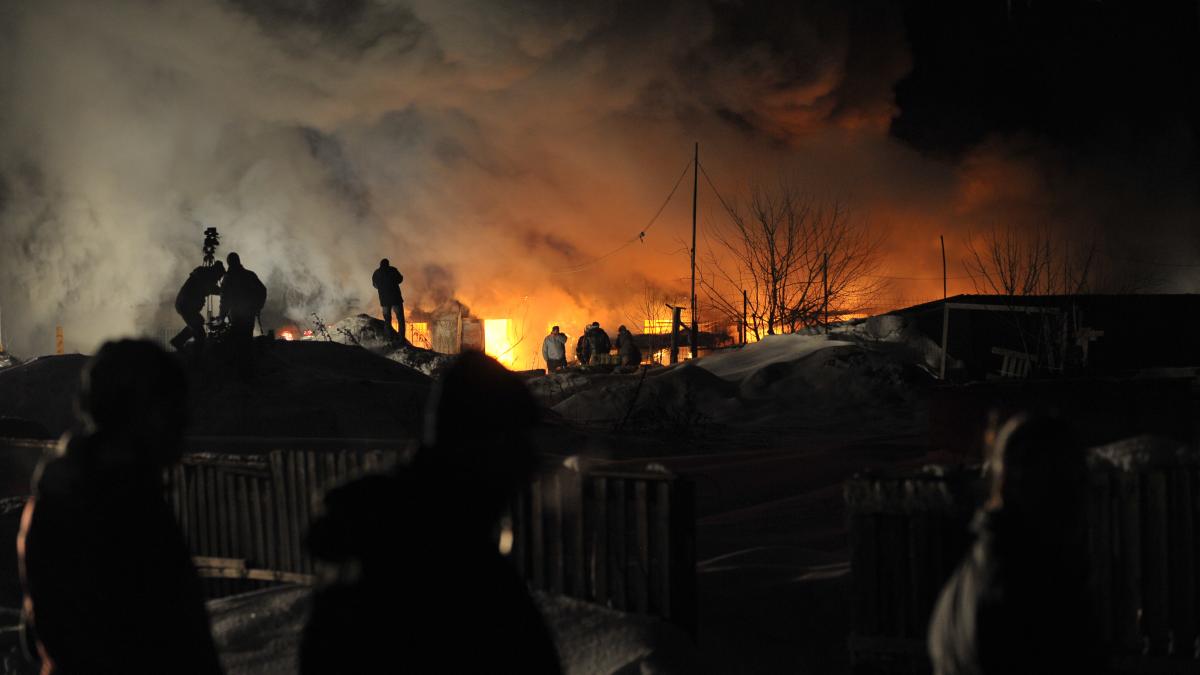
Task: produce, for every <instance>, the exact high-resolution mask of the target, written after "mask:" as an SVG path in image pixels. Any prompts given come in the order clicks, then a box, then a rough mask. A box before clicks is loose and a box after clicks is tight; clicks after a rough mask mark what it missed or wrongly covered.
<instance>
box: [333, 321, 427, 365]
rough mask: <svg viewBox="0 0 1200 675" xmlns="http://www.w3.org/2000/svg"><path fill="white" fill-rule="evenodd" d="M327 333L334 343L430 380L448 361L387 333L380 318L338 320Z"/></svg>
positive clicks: (393, 334)
mask: <svg viewBox="0 0 1200 675" xmlns="http://www.w3.org/2000/svg"><path fill="white" fill-rule="evenodd" d="M328 330H329V337H330V338H332V340H333V341H334V342H338V343H341V344H345V345H357V346H359V347H362V348H363V349H366V350H368V351H370V352H373V353H375V354H379V355H380V356H383V357H386V358H388V359H390V360H392V361H395V362H396V363H399V364H402V365H405V366H408V367H409V368H412V369H413V370H416V371H419V372H421V373H424V374H426V375H428V376H430V377H436V376H437V374H438V373H439V372H441V370H442V368H445V367H446V365H447V364H448V363H450V360H451V357H449V356H446V355H445V354H439V353H437V352H434V351H430V350H428V349H421V348H420V347H414V346H412V345H410V344H408V343H407V342H405V341H404V340H401V339H400V338H399V337H398V336H397V335H396V334H395V333H392V332H391V331H389V330H388V327H387V325H386V324H385V323H384V322H383V320H382V319H376V318H375V317H373V316H369V315H367V314H358V315H356V316H351V317H347V318H345V319H342V320H341V321H338V322H337V323H335V324H333V325H332V326H329V328H328Z"/></svg>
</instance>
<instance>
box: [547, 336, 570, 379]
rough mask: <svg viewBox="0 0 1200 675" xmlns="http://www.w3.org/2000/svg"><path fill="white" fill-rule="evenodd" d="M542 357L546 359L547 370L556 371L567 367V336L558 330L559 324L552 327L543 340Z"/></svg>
mask: <svg viewBox="0 0 1200 675" xmlns="http://www.w3.org/2000/svg"><path fill="white" fill-rule="evenodd" d="M542 358H543V359H545V360H546V372H549V373H554V372H558V371H560V370H562V369H563V368H566V367H567V336H566V334H565V333H561V332H559V330H558V326H554V327H553V328H551V329H550V334H549V335H547V336H546V339H544V340H542Z"/></svg>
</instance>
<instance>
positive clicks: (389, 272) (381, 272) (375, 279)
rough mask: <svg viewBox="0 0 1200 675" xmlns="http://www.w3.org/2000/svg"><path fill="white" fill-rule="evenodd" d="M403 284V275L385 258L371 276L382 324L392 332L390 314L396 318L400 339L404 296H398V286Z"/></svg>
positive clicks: (402, 333)
mask: <svg viewBox="0 0 1200 675" xmlns="http://www.w3.org/2000/svg"><path fill="white" fill-rule="evenodd" d="M402 283H404V275H403V274H400V270H398V269H396V268H395V267H392V264H391V263H390V262H389V261H388V259H387V258H384V259H383V260H380V261H379V269H377V270H375V274H372V275H371V285H372V286H374V287H375V290H377V291H379V306H380V308H382V310H383V323H384V324H385V325H386V326H387V330H389V331H391V330H392V314H393V313H394V314H395V316H396V327H397V332H398V333H399V334H400V337H401V338H403V337H404V296H403V295H401V294H400V284H402Z"/></svg>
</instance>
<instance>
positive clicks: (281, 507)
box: [270, 450, 295, 571]
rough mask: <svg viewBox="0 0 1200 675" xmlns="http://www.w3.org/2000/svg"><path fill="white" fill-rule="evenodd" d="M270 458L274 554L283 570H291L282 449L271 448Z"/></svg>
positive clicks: (289, 534)
mask: <svg viewBox="0 0 1200 675" xmlns="http://www.w3.org/2000/svg"><path fill="white" fill-rule="evenodd" d="M270 458H271V492H272V493H273V496H274V497H275V523H276V532H277V533H278V534H277V538H276V540H277V541H278V545H277V546H276V549H275V550H276V555H277V557H278V559H279V566H280V568H281V569H283V570H287V571H293V570H294V569H295V565H294V562H293V561H292V553H291V547H290V545H289V543H290V542H291V539H292V533H291V527H290V524H291V518H290V516H289V512H290V509H289V508H288V497H287V471H286V467H285V464H284V457H283V451H282V450H272V451H271V453H270Z"/></svg>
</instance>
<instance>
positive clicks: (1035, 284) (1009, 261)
mask: <svg viewBox="0 0 1200 675" xmlns="http://www.w3.org/2000/svg"><path fill="white" fill-rule="evenodd" d="M1071 244H1072V242H1071V239H1070V238H1069V237H1067V236H1066V235H1056V234H1053V233H1051V232H1050V231H1049V230H1048V229H1046V228H1039V229H1037V230H1034V231H1033V232H1030V233H1021V232H1018V231H1016V230H1015V229H1013V228H1006V229H1003V230H1000V229H995V228H993V229H992V230H991V231H990V232H988V233H987V234H986V235H984V236H983V238H982V241H981V242H978V243H977V242H976V241H975V240H974V239H972V238H968V239H967V252H968V254H969V255H968V257H967V258H966V259H965V260H964V261H963V266H964V267H965V268H966V271H967V274H968V275H970V276H971V279H972V281H973V283H974V285H975V290H976V292H979V293H992V294H996V295H1039V294H1040V295H1074V294H1078V293H1085V292H1087V291H1089V290H1091V286H1092V281H1093V276H1094V272H1095V268H1094V263H1095V258H1096V241H1095V239H1088V240H1085V241H1081V242H1076V243H1075V246H1074V247H1072V245H1071Z"/></svg>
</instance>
